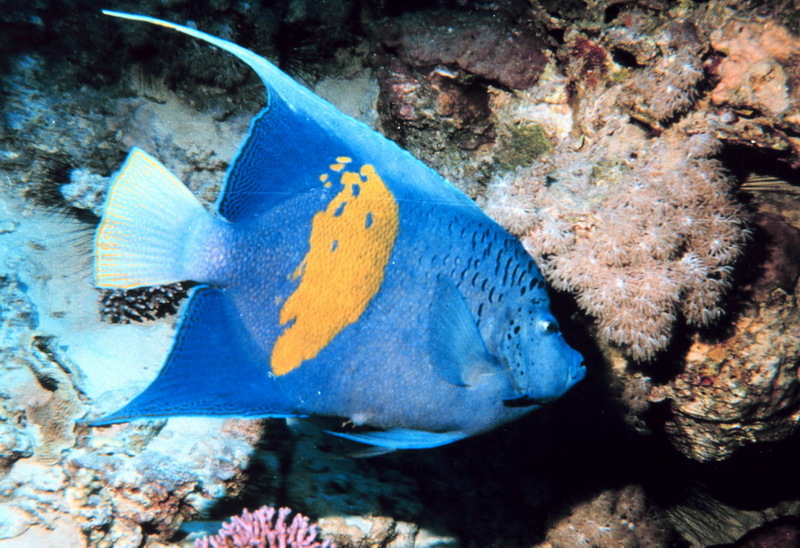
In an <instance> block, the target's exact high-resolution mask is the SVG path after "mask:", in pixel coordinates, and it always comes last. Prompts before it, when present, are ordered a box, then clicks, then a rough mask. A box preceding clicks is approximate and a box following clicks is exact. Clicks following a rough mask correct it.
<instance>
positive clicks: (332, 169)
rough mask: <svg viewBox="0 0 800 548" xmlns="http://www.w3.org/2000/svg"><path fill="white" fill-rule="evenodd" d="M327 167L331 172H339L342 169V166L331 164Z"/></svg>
mask: <svg viewBox="0 0 800 548" xmlns="http://www.w3.org/2000/svg"><path fill="white" fill-rule="evenodd" d="M328 167H329V168H330V169H331V171H336V172H339V171H342V170H343V169H344V164H331V165H330V166H328Z"/></svg>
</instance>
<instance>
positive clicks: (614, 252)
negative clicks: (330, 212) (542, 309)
mask: <svg viewBox="0 0 800 548" xmlns="http://www.w3.org/2000/svg"><path fill="white" fill-rule="evenodd" d="M606 131H607V133H606V134H605V135H601V136H600V138H599V139H598V141H597V142H596V143H595V144H593V145H589V146H584V148H583V149H581V150H580V151H575V150H574V148H572V147H570V146H567V145H561V146H559V147H557V149H556V152H555V154H553V156H551V157H550V158H548V159H547V160H546V161H545V162H543V163H541V164H538V165H536V166H533V167H531V168H529V169H527V170H523V171H519V172H517V173H516V174H515V175H514V176H513V178H511V179H507V180H506V181H504V182H502V183H500V184H498V185H496V186H494V187H493V188H492V189H491V191H490V193H489V196H488V198H489V200H488V210H489V212H490V214H492V215H493V216H494V217H495V218H497V219H498V221H499V222H500V223H501V224H504V225H506V226H507V227H508V228H509V229H510V230H511V231H512V232H515V233H516V234H518V235H519V236H520V237H521V239H522V242H523V243H524V244H525V246H526V248H527V249H528V250H529V251H530V252H531V253H532V254H533V256H534V257H535V258H536V259H537V262H538V263H539V266H540V267H541V269H542V272H543V273H544V275H545V276H546V277H547V278H548V280H549V281H550V283H551V284H552V285H553V286H554V287H556V288H557V289H560V290H567V291H572V292H574V293H575V294H576V298H577V301H578V303H579V305H580V306H581V307H582V308H583V309H584V310H585V311H587V312H588V313H589V314H591V315H592V316H594V317H595V318H597V323H598V329H599V334H600V336H601V337H602V338H603V339H604V340H606V341H609V342H612V343H615V344H618V345H620V346H622V347H623V348H624V349H625V350H626V351H627V353H628V354H629V355H630V356H632V357H633V358H635V359H638V360H649V359H652V358H653V357H654V356H655V354H656V353H657V352H658V351H660V350H663V349H664V348H665V347H666V346H667V344H668V343H669V341H670V335H671V330H672V327H673V325H674V324H675V322H676V321H677V319H678V318H679V316H681V315H682V316H683V317H684V318H685V319H686V320H687V321H688V323H690V324H694V325H698V326H704V325H708V324H710V323H711V322H713V321H714V320H716V319H717V318H719V316H720V315H721V314H722V309H721V308H720V306H719V302H720V299H721V297H722V295H723V294H724V292H725V291H726V290H727V289H728V287H729V286H730V282H731V276H732V264H733V263H734V261H735V260H736V259H737V257H738V256H739V255H740V253H741V252H742V246H743V243H744V241H745V239H746V236H747V230H746V229H745V226H744V223H743V221H742V218H743V217H742V214H741V211H740V209H739V207H738V206H737V205H736V204H735V202H734V201H733V200H732V198H731V196H730V194H729V191H730V187H731V183H730V181H729V179H728V178H727V177H726V176H725V174H724V172H723V171H722V169H721V167H720V165H719V164H718V162H717V161H715V160H714V159H713V158H712V157H711V156H712V155H713V154H714V153H716V152H717V149H718V146H719V143H718V141H717V139H716V138H714V137H713V136H712V135H711V133H709V132H708V131H701V132H699V133H694V132H693V130H692V127H691V125H688V124H687V125H682V126H681V127H675V128H671V129H670V130H668V131H666V132H665V133H664V134H663V135H661V137H659V138H657V139H648V138H647V136H646V135H644V134H643V133H637V132H636V131H633V130H632V129H631V126H629V125H628V126H623V125H620V126H617V127H616V128H613V127H610V126H609V127H608V128H607V129H606ZM623 139H624V144H620V143H619V142H618V143H616V144H615V146H613V147H610V146H609V143H610V142H611V141H612V140H616V141H620V140H623ZM508 206H511V207H508Z"/></svg>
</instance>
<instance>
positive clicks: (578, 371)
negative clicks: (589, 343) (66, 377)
mask: <svg viewBox="0 0 800 548" xmlns="http://www.w3.org/2000/svg"><path fill="white" fill-rule="evenodd" d="M585 376H586V364H584V363H583V362H581V363H579V364H578V367H576V368H575V370H574V371H573V372H572V374H571V375H570V376H569V385H570V386H572V385H573V384H575V383H577V382H580V381H582V380H583V378H584V377H585Z"/></svg>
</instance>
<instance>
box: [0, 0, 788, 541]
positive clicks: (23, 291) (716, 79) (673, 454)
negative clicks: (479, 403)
mask: <svg viewBox="0 0 800 548" xmlns="http://www.w3.org/2000/svg"><path fill="white" fill-rule="evenodd" d="M101 7H104V8H111V9H118V10H123V11H132V12H137V13H145V14H148V15H153V16H156V17H160V18H163V19H167V20H171V21H175V22H178V23H182V24H192V25H195V26H196V27H197V28H199V29H201V30H204V31H207V32H209V33H211V34H215V35H218V36H222V37H224V38H227V39H230V40H233V41H235V42H237V43H239V44H241V45H243V46H245V47H247V48H250V49H252V50H254V51H256V52H258V53H259V54H261V55H264V56H266V57H268V58H270V59H272V60H273V61H275V62H276V63H278V64H279V65H280V66H281V68H283V69H284V70H286V71H287V72H289V73H290V74H292V75H293V76H295V77H297V78H298V79H301V80H302V81H303V82H305V83H306V85H308V86H309V87H311V88H312V89H313V90H314V91H315V92H316V93H318V94H319V95H321V96H323V97H324V98H326V99H328V100H330V101H331V102H333V103H334V104H335V105H337V106H338V107H339V108H340V109H342V110H343V111H345V112H347V113H348V114H351V115H353V116H355V117H357V118H359V119H361V120H362V121H364V122H366V123H367V124H370V125H371V126H373V127H375V128H376V129H378V130H379V131H381V132H383V133H384V134H386V135H387V136H389V137H390V138H392V139H394V140H396V141H398V142H399V143H400V144H401V145H403V146H404V147H405V148H407V149H409V150H410V151H411V152H412V153H414V154H415V155H416V156H417V157H419V158H421V159H423V160H424V161H425V162H426V163H428V164H429V165H430V166H432V167H433V168H435V169H437V170H438V171H439V172H441V173H442V174H443V175H445V176H446V177H447V178H448V179H450V180H451V181H452V182H454V183H455V184H456V185H457V186H459V187H460V188H461V189H462V190H464V191H465V192H466V193H467V194H468V195H470V196H471V197H473V198H474V199H475V200H476V201H477V202H478V203H479V204H480V205H481V206H482V207H483V208H484V209H485V210H486V211H487V213H489V214H490V215H491V216H493V217H494V218H495V219H496V220H497V221H498V222H500V223H501V224H502V225H504V226H505V227H506V228H508V229H509V230H510V231H511V232H512V233H514V234H515V235H517V236H519V238H520V239H521V241H522V242H523V243H524V245H525V246H526V248H527V249H528V250H529V251H530V253H531V254H532V255H533V256H534V257H535V258H536V259H537V261H538V263H539V264H540V266H541V267H542V270H543V272H544V273H545V275H546V277H547V279H548V281H549V282H550V284H551V285H552V287H553V290H554V292H553V297H554V302H555V305H554V309H555V311H556V313H557V315H558V316H559V319H560V321H561V323H562V326H563V327H564V330H565V332H566V333H567V337H568V338H569V341H570V343H571V344H573V345H574V346H575V347H576V348H578V349H580V350H581V352H582V353H583V354H584V355H585V356H586V358H587V364H588V368H589V373H588V376H587V378H586V380H585V381H583V382H582V383H580V384H579V385H578V386H576V387H575V389H573V390H572V391H571V392H570V393H569V394H567V395H566V396H565V397H563V398H562V399H561V400H559V401H558V402H555V403H554V404H552V405H551V406H549V407H548V408H546V409H543V410H541V411H538V412H536V413H534V414H532V415H530V416H528V417H526V418H525V419H522V420H520V421H517V422H515V423H513V424H509V425H507V426H505V427H502V428H500V429H498V430H496V431H494V432H491V433H489V434H485V435H483V436H480V437H478V438H474V439H468V440H464V441H461V442H458V443H455V444H452V445H449V446H445V447H441V448H438V449H431V450H424V451H409V452H398V453H392V454H388V455H382V456H378V457H374V458H368V459H357V458H351V457H350V456H348V455H346V454H343V453H342V452H341V451H340V448H339V447H337V444H336V443H335V442H334V441H333V440H332V439H330V438H329V437H325V435H324V434H322V433H321V432H320V431H319V429H318V428H316V427H314V426H313V425H310V424H307V423H303V422H296V423H289V424H287V423H286V422H285V421H281V420H262V421H255V420H250V421H247V420H240V419H228V420H225V419H198V418H180V419H170V420H168V421H142V422H136V423H132V424H121V425H114V426H108V427H94V428H93V427H89V426H87V425H86V424H85V423H83V422H82V421H83V420H84V419H87V418H91V417H96V416H100V415H102V413H104V412H108V411H110V410H113V409H116V408H118V407H119V406H120V405H121V404H122V403H124V402H126V401H128V399H130V398H131V397H132V396H133V395H135V394H137V393H138V392H139V391H140V390H142V389H143V388H144V387H145V386H146V385H147V384H148V382H149V380H151V379H152V378H153V377H154V376H155V375H156V373H157V372H158V369H159V367H160V366H161V364H162V361H163V359H164V356H165V354H166V352H167V350H168V349H169V346H170V343H171V340H172V336H173V334H174V329H175V324H176V321H177V314H178V312H179V311H180V307H181V305H182V303H183V302H185V301H184V300H183V297H184V296H185V290H186V288H184V287H182V286H180V285H176V286H168V287H162V288H153V289H145V290H132V291H127V292H122V291H113V292H112V291H99V290H97V289H96V288H94V287H93V284H92V271H91V268H92V267H91V257H90V255H91V238H92V233H93V230H94V227H95V226H96V223H97V221H98V216H99V213H100V211H101V207H102V202H103V197H104V194H105V191H106V188H107V186H108V183H109V182H110V179H111V176H112V175H113V173H114V171H115V170H116V169H118V168H119V166H120V164H121V162H122V161H123V160H124V158H125V155H126V153H127V151H128V149H129V148H130V147H132V146H138V147H141V148H143V149H145V150H147V151H149V152H151V153H152V154H154V155H155V156H157V157H158V158H159V159H160V160H161V161H162V162H164V164H165V165H166V166H167V167H169V168H170V169H171V170H172V171H173V172H174V173H176V174H177V175H178V176H179V177H180V179H181V180H182V181H184V182H185V183H186V184H187V185H188V186H189V188H190V189H191V190H192V191H193V192H194V193H195V194H196V195H198V196H199V197H201V199H202V200H204V201H205V202H206V203H207V204H211V203H213V201H214V200H215V199H216V196H217V193H218V191H219V188H220V185H221V183H222V181H223V179H224V176H225V170H226V169H227V167H228V166H229V164H230V162H231V160H232V159H233V157H234V156H235V154H236V151H237V149H238V147H239V144H240V142H241V140H242V138H243V137H244V135H245V134H246V132H247V128H248V124H249V121H250V119H251V117H252V116H253V114H254V113H255V112H257V111H258V109H259V108H260V107H261V103H262V101H263V91H262V89H261V87H260V83H259V82H258V81H257V79H256V78H255V77H254V76H253V75H252V74H250V72H249V71H248V70H247V69H245V68H244V67H243V66H241V65H240V64H238V63H234V62H232V61H231V59H230V58H229V56H228V55H227V54H224V53H221V52H219V51H216V50H214V49H212V48H210V47H207V46H205V45H202V44H199V43H197V42H196V41H194V40H191V39H189V38H186V37H182V36H179V35H176V34H175V33H171V32H168V31H166V30H164V29H158V28H154V27H150V26H147V25H143V24H135V23H132V22H127V21H120V20H115V19H111V18H108V17H103V16H102V15H100V13H99V11H97V9H98V7H97V6H95V5H94V3H92V2H69V1H66V0H62V1H57V0H34V1H28V2H14V1H11V2H10V3H8V4H7V6H6V7H5V9H4V10H2V13H0V30H1V32H0V71H2V80H1V81H2V92H1V95H0V111H1V112H0V114H2V117H0V119H1V120H2V122H0V546H54V547H56V546H57V547H72V546H75V547H82V546H115V547H116V546H120V547H140V546H144V547H166V546H190V545H192V543H193V542H194V540H195V539H196V538H197V537H198V536H200V535H202V534H209V533H214V532H216V530H217V529H218V528H219V522H220V521H222V520H225V519H227V518H228V517H229V516H233V515H237V514H240V513H241V511H242V510H243V508H249V509H251V510H253V509H255V508H257V507H259V506H261V505H264V504H269V505H273V506H276V507H277V506H290V507H292V508H293V509H294V510H296V511H299V512H302V513H303V514H305V515H308V516H310V517H311V518H312V519H313V520H315V521H316V522H317V523H318V524H319V525H320V527H321V530H322V533H323V534H324V535H325V536H327V537H330V538H332V539H334V540H335V541H336V543H337V545H338V546H340V547H342V546H364V547H366V546H370V547H371V546H387V547H388V546H391V547H412V546H414V547H429V546H431V547H432V546H463V547H471V546H475V547H477V546H480V547H488V546H496V547H518V546H519V547H523V546H543V547H544V546H547V547H572V546H598V547H612V546H627V547H636V546H648V547H650V546H656V547H657V546H665V547H666V546H676V547H680V546H712V545H723V546H724V545H730V546H793V545H796V544H792V543H793V542H796V541H797V539H798V537H799V536H800V525H798V521H800V518H798V516H800V434H798V424H799V423H798V420H799V419H800V371H799V369H800V362H799V361H798V360H799V359H800V327H798V325H800V324H798V317H799V316H800V309H799V308H798V307H799V306H800V305H799V304H798V299H800V293H799V292H800V289H799V288H798V276H799V275H800V207H799V205H800V186H797V184H798V182H800V177H798V176H799V175H800V171H798V170H800V68H798V67H800V62H799V61H800V5H798V4H797V3H796V2H792V1H789V0H782V1H775V2H769V1H764V2H756V1H753V2H747V1H737V2H733V1H714V0H710V1H704V2H700V1H697V2H694V1H688V0H687V1H682V2H667V1H661V0H642V1H620V0H605V1H592V2H590V1H588V0H587V1H577V0H576V1H569V2H547V1H542V2H536V1H533V0H531V1H529V2H526V1H524V0H519V1H515V0H499V1H488V0H487V1H478V2H464V1H458V0H453V1H446V0H440V1H438V2H399V1H390V0H373V1H369V0H364V1H361V2H357V1H355V0H349V1H347V0H344V1H332V0H329V1H311V0H280V1H275V2H267V1H264V2H245V1H227V0H219V1H213V2H207V3H192V2H187V1H182V0H171V1H155V0H148V1H144V2H119V1H112V2H108V3H107V4H104V5H103V6H101ZM443 412H444V411H443Z"/></svg>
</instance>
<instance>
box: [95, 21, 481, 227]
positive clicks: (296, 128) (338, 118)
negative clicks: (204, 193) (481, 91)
mask: <svg viewBox="0 0 800 548" xmlns="http://www.w3.org/2000/svg"><path fill="white" fill-rule="evenodd" d="M103 13H105V14H107V15H112V16H114V17H121V18H123V19H130V20H133V21H143V22H146V23H152V24H155V25H160V26H163V27H167V28H170V29H173V30H176V31H179V32H182V33H184V34H188V35H190V36H193V37H195V38H199V39H200V40H204V41H206V42H208V43H210V44H213V45H216V46H218V47H220V48H222V49H224V50H225V51H228V52H230V53H232V54H233V55H235V56H236V57H238V58H239V59H241V60H242V61H244V62H245V63H247V65H249V66H250V67H251V68H252V69H253V70H254V71H255V72H256V73H257V74H258V76H259V77H260V78H261V80H262V81H263V82H264V86H265V87H266V88H267V106H266V108H265V109H264V110H262V111H261V112H260V113H259V114H258V115H257V116H256V117H255V118H254V119H253V122H252V124H251V126H250V133H249V134H248V136H247V139H246V141H245V143H244V144H243V145H242V147H241V149H240V150H239V153H238V155H237V157H236V159H235V161H234V163H233V164H232V165H231V168H230V170H229V171H228V177H227V180H226V182H225V187H224V189H223V193H222V195H221V196H220V200H219V202H218V204H217V207H218V210H219V213H220V214H221V215H222V216H223V217H225V218H226V219H228V220H229V221H237V220H240V219H242V218H245V217H247V216H248V215H250V214H252V213H255V212H260V211H263V210H264V209H266V208H269V207H272V206H275V205H277V204H279V203H281V202H282V201H284V200H286V199H287V198H289V197H291V196H293V195H296V194H298V193H305V192H308V191H310V190H313V189H315V188H320V187H321V185H322V182H321V181H320V177H321V176H322V175H323V174H325V173H326V172H327V171H328V170H329V166H331V165H332V164H335V163H336V161H337V158H339V157H348V158H351V159H352V160H353V161H354V163H356V164H359V165H363V164H371V165H374V166H375V169H376V170H377V172H378V174H379V175H380V176H381V177H383V179H384V180H385V181H386V183H387V186H388V187H389V188H390V190H391V191H392V193H393V194H394V196H395V197H396V199H397V200H398V201H404V200H412V201H433V202H445V203H447V204H449V205H451V206H452V205H459V206H464V207H467V208H474V209H477V206H475V205H474V204H473V203H472V201H471V200H470V199H469V198H467V197H466V196H465V195H464V194H463V193H461V192H460V191H458V190H456V189H455V187H453V186H452V185H450V184H449V183H447V182H446V181H445V180H444V179H442V177H441V176H439V175H438V174H436V173H435V172H434V171H433V170H431V169H430V168H428V167H427V166H426V165H425V164H423V163H422V162H420V161H419V160H417V159H416V158H414V157H413V156H411V154H409V153H408V152H406V151H404V150H403V149H401V148H400V147H399V146H397V145H396V144H395V143H393V142H391V141H389V140H388V139H386V138H385V137H383V136H382V135H380V134H379V133H377V132H375V131H374V130H372V129H371V128H369V127H368V126H366V125H365V124H363V123H361V122H358V121H357V120H355V119H353V118H351V117H350V116H347V115H345V114H343V113H342V112H340V111H339V110H337V109H336V107H334V106H333V105H331V104H330V103H328V102H327V101H325V100H324V99H321V98H320V97H318V96H316V95H315V94H314V93H313V92H311V91H310V90H308V89H306V88H305V87H303V86H302V85H300V84H298V83H297V82H295V81H294V80H293V79H292V78H291V77H289V76H288V75H287V74H285V73H284V72H282V71H281V70H280V69H279V68H278V67H276V66H275V65H273V64H272V63H270V62H269V61H267V60H266V59H264V58H262V57H260V56H258V55H256V54H255V53H253V52H251V51H249V50H247V49H245V48H243V47H241V46H239V45H237V44H234V43H233V42H229V41H227V40H223V39H221V38H217V37H215V36H211V35H209V34H206V33H204V32H201V31H199V30H196V29H192V28H188V27H184V26H181V25H176V24H174V23H169V22H167V21H162V20H160V19H155V18H153V17H147V16H142V15H131V14H127V13H121V12H116V11H103Z"/></svg>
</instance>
